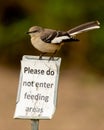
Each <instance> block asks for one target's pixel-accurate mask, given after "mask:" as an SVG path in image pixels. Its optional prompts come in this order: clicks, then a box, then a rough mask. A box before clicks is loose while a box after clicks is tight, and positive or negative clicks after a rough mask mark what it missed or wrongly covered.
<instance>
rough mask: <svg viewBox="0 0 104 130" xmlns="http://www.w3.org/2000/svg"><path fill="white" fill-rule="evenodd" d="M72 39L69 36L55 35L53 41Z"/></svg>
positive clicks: (59, 41)
mask: <svg viewBox="0 0 104 130" xmlns="http://www.w3.org/2000/svg"><path fill="white" fill-rule="evenodd" d="M67 39H70V37H68V36H60V37H55V38H54V39H53V40H52V41H51V43H61V42H62V41H63V40H67Z"/></svg>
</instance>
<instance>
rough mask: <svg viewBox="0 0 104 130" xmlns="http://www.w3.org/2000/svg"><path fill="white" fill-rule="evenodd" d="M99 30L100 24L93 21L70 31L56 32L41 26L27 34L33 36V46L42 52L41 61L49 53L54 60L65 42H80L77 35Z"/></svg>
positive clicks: (34, 27) (31, 29)
mask: <svg viewBox="0 0 104 130" xmlns="http://www.w3.org/2000/svg"><path fill="white" fill-rule="evenodd" d="M98 28H100V23H99V22H98V21H92V22H87V23H84V24H81V25H79V26H77V27H75V28H72V29H70V30H68V31H56V30H52V29H47V28H42V27H40V26H33V27H31V28H30V29H29V31H28V32H27V34H29V35H30V36H31V43H32V45H33V46H34V47H35V48H36V49H37V50H39V51H40V52H41V55H40V59H42V56H43V55H44V54H47V53H52V55H51V57H50V59H52V58H53V57H54V55H55V54H56V52H57V51H59V50H60V48H61V47H62V45H63V44H64V43H65V42H72V41H79V40H78V39H76V38H75V36H76V35H77V34H80V33H82V32H86V31H89V30H93V29H98Z"/></svg>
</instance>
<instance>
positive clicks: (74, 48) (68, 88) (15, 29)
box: [0, 0, 104, 130]
mask: <svg viewBox="0 0 104 130" xmlns="http://www.w3.org/2000/svg"><path fill="white" fill-rule="evenodd" d="M0 2H1V4H0V57H1V58H0V89H1V91H0V129H1V130H14V129H15V130H18V129H20V130H22V129H25V130H30V129H31V121H29V120H15V119H13V115H14V111H15V106H16V96H17V90H18V79H19V71H20V60H21V58H22V56H23V55H39V52H38V51H37V50H35V49H34V48H33V47H32V45H31V43H30V37H29V36H27V35H26V34H25V33H26V32H27V31H28V29H29V27H31V26H33V25H39V26H42V27H47V28H52V29H57V30H68V29H70V28H72V27H74V26H76V25H79V24H82V23H84V22H89V21H93V20H99V22H100V23H101V28H100V29H98V30H94V31H90V32H87V33H83V34H81V35H78V36H77V38H79V39H80V42H76V43H67V44H65V45H64V46H63V48H62V49H61V51H60V52H59V53H58V55H57V56H60V57H62V64H61V71H60V81H59V91H58V101H57V109H56V112H55V115H54V117H53V119H52V120H41V121H40V124H39V129H40V130H42V129H45V130H53V129H59V130H65V129H66V130H69V129H70V130H104V100H103V99H104V43H103V42H104V36H103V34H104V33H103V31H104V21H103V17H104V13H103V11H104V2H103V1H102V0H92V1H83V0H80V1H73V0H44V1H43V0H29V1H27V0H21V1H20V0H8V1H4V0H3V1H2V0H0Z"/></svg>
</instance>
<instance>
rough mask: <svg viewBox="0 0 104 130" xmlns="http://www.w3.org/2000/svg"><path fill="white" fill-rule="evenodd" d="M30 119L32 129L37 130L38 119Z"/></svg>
mask: <svg viewBox="0 0 104 130" xmlns="http://www.w3.org/2000/svg"><path fill="white" fill-rule="evenodd" d="M31 121H32V123H31V127H32V130H38V127H39V120H38V119H32V120H31Z"/></svg>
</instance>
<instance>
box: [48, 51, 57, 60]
mask: <svg viewBox="0 0 104 130" xmlns="http://www.w3.org/2000/svg"><path fill="white" fill-rule="evenodd" d="M56 53H57V50H55V52H54V53H53V54H52V55H51V56H50V58H49V61H50V60H54V56H55V54H56Z"/></svg>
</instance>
